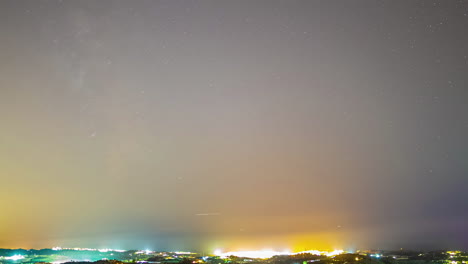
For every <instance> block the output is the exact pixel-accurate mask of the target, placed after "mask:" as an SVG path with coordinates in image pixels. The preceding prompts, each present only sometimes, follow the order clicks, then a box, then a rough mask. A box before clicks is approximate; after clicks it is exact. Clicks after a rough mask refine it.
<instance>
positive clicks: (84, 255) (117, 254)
mask: <svg viewBox="0 0 468 264" xmlns="http://www.w3.org/2000/svg"><path fill="white" fill-rule="evenodd" d="M312 262H314V264H426V263H436V264H464V263H468V253H467V252H462V251H442V250H441V251H426V252H423V251H405V250H403V249H401V250H396V251H382V250H357V251H355V252H348V251H344V250H307V251H302V252H289V251H274V250H258V251H231V252H222V251H221V250H216V251H215V252H213V253H212V254H201V253H195V252H183V251H175V252H158V251H151V250H121V249H94V248H61V247H54V248H51V249H37V250H36V249H29V250H26V249H0V263H2V264H32V263H38V264H47V263H51V264H62V263H79V264H86V263H97V264H119V263H150V264H197V263H200V264H201V263H206V264H224V263H231V264H308V263H312Z"/></svg>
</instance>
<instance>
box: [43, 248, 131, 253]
mask: <svg viewBox="0 0 468 264" xmlns="http://www.w3.org/2000/svg"><path fill="white" fill-rule="evenodd" d="M52 250H57V251H58V250H76V251H99V252H125V251H126V250H121V249H111V248H100V249H99V248H98V249H96V248H62V247H53V248H52Z"/></svg>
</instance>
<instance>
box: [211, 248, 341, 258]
mask: <svg viewBox="0 0 468 264" xmlns="http://www.w3.org/2000/svg"><path fill="white" fill-rule="evenodd" d="M305 253H308V254H313V255H323V256H328V257H331V256H336V255H339V254H343V253H344V251H343V250H333V251H323V250H307V251H301V252H290V251H288V250H285V251H275V250H270V249H266V250H252V251H229V252H222V251H221V250H216V251H215V252H214V255H216V256H219V257H222V258H226V257H229V256H236V257H245V258H261V259H266V258H271V257H273V256H280V255H297V254H305Z"/></svg>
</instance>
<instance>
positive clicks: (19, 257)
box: [5, 255, 24, 260]
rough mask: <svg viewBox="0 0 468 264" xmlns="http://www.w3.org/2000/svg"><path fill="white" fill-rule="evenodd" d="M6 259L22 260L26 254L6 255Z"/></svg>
mask: <svg viewBox="0 0 468 264" xmlns="http://www.w3.org/2000/svg"><path fill="white" fill-rule="evenodd" d="M5 259H10V260H20V259H24V256H21V255H14V256H11V257H5Z"/></svg>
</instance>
